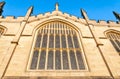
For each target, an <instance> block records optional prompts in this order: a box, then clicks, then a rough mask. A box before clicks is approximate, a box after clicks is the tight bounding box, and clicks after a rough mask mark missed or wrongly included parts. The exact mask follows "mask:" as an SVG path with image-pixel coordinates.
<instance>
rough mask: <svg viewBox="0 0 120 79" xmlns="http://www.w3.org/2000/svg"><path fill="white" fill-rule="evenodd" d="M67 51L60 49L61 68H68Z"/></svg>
mask: <svg viewBox="0 0 120 79" xmlns="http://www.w3.org/2000/svg"><path fill="white" fill-rule="evenodd" d="M67 54H68V53H67V51H66V50H63V51H62V58H63V69H69V62H68V55H67Z"/></svg>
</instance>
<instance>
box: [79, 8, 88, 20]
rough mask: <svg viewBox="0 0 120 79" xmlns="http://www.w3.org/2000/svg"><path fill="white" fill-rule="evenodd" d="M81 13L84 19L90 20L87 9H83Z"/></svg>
mask: <svg viewBox="0 0 120 79" xmlns="http://www.w3.org/2000/svg"><path fill="white" fill-rule="evenodd" d="M81 13H82V16H83V18H84V19H86V20H89V18H88V16H87V13H86V12H85V10H83V9H81Z"/></svg>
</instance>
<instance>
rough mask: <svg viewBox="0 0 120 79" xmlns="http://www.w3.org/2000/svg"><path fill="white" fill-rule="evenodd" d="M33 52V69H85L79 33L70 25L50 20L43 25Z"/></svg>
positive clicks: (31, 67)
mask: <svg viewBox="0 0 120 79" xmlns="http://www.w3.org/2000/svg"><path fill="white" fill-rule="evenodd" d="M41 27H42V28H40V29H39V30H38V33H37V38H36V42H35V46H34V52H33V54H32V59H31V64H30V69H32V70H85V64H84V58H83V53H82V51H81V47H82V46H80V41H79V40H80V38H79V36H78V35H79V34H78V32H77V31H76V30H74V29H73V28H72V27H71V26H70V25H68V24H65V23H62V22H50V23H47V24H45V25H43V26H41Z"/></svg>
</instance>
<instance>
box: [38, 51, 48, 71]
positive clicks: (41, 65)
mask: <svg viewBox="0 0 120 79" xmlns="http://www.w3.org/2000/svg"><path fill="white" fill-rule="evenodd" d="M45 61H46V51H45V50H42V51H41V55H40V61H39V69H45Z"/></svg>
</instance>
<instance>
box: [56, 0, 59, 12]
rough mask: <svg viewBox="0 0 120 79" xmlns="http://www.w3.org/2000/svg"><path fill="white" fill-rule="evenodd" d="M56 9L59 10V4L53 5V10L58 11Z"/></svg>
mask: <svg viewBox="0 0 120 79" xmlns="http://www.w3.org/2000/svg"><path fill="white" fill-rule="evenodd" d="M58 8H59V4H58V2H57V3H56V4H55V10H56V11H58Z"/></svg>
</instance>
